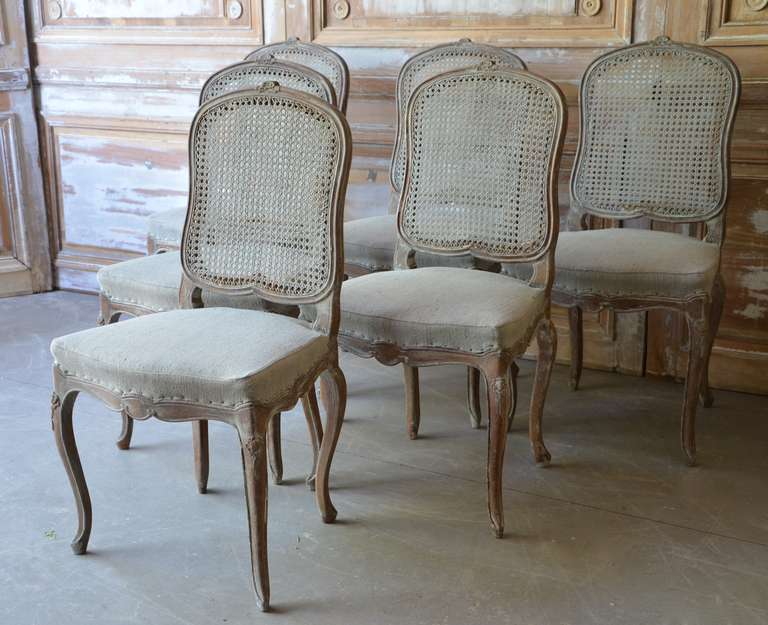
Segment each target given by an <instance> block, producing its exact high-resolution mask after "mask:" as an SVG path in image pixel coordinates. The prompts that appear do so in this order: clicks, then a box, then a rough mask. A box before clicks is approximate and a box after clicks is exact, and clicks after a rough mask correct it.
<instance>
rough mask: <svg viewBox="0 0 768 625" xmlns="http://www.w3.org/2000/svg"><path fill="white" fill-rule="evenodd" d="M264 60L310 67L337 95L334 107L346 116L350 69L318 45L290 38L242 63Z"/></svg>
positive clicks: (334, 53) (254, 52) (261, 50)
mask: <svg viewBox="0 0 768 625" xmlns="http://www.w3.org/2000/svg"><path fill="white" fill-rule="evenodd" d="M266 57H272V58H275V59H278V60H280V61H290V62H291V63H296V64H297V65H302V66H304V67H309V68H312V69H313V70H315V71H316V72H317V73H318V74H322V75H323V76H325V77H326V78H327V79H328V81H329V82H330V83H331V85H332V86H333V89H334V91H335V92H336V99H337V106H338V107H339V109H340V110H341V112H342V113H346V112H347V98H348V97H349V68H347V64H346V62H345V61H344V59H343V58H342V57H341V56H340V55H339V54H337V53H336V52H334V51H333V50H331V49H330V48H326V47H325V46H321V45H320V44H317V43H312V42H309V43H305V42H303V41H301V40H300V39H299V38H298V37H290V38H289V39H287V40H285V41H281V42H279V43H271V44H269V45H266V46H262V47H260V48H257V49H256V50H254V51H253V52H251V53H250V54H249V55H248V56H246V57H245V60H246V61H255V60H258V59H263V58H266Z"/></svg>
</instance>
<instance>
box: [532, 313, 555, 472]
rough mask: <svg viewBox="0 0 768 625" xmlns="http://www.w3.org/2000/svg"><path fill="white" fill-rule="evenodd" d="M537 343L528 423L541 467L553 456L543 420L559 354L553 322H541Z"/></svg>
mask: <svg viewBox="0 0 768 625" xmlns="http://www.w3.org/2000/svg"><path fill="white" fill-rule="evenodd" d="M536 342H537V344H538V347H539V356H538V359H537V361H536V374H535V377H534V380H533V393H532V394H531V410H530V416H529V422H528V436H529V438H530V441H531V449H532V450H533V458H534V460H535V461H536V464H537V465H539V466H547V465H548V464H549V462H550V460H551V458H552V457H551V456H550V455H549V452H548V451H547V448H546V447H545V446H544V436H543V434H542V428H541V420H542V416H543V414H544V402H545V400H546V398H547V389H548V388H549V380H550V378H551V377H552V366H553V365H554V364H555V354H556V352H557V333H556V331H555V326H554V324H553V323H552V320H551V319H549V318H548V317H547V318H544V319H542V320H541V321H540V322H539V326H538V327H537V328H536Z"/></svg>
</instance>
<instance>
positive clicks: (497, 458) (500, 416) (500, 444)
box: [484, 361, 512, 538]
mask: <svg viewBox="0 0 768 625" xmlns="http://www.w3.org/2000/svg"><path fill="white" fill-rule="evenodd" d="M494 364H495V365H496V366H494V365H491V366H490V367H489V369H487V370H486V371H485V372H484V373H485V381H486V387H487V389H488V406H489V411H488V426H489V427H488V464H487V474H486V481H487V486H488V513H489V516H490V518H491V527H492V528H493V531H494V533H495V534H496V538H502V537H503V536H504V503H503V474H504V452H505V450H506V446H507V422H508V420H509V410H510V405H511V403H512V389H511V388H510V386H511V385H510V376H509V367H508V366H506V365H505V364H504V363H501V362H498V361H497V362H496V363H494Z"/></svg>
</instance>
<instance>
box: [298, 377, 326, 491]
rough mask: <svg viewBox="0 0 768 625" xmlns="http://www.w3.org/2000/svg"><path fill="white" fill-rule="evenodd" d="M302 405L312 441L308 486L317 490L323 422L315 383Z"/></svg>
mask: <svg viewBox="0 0 768 625" xmlns="http://www.w3.org/2000/svg"><path fill="white" fill-rule="evenodd" d="M301 405H302V408H304V418H305V419H306V420H307V429H308V430H309V438H310V440H311V441H312V471H311V472H310V473H309V475H308V476H307V486H308V487H309V489H310V490H315V479H316V475H317V460H318V458H319V457H320V444H321V443H322V441H323V422H322V421H321V420H320V410H319V408H318V407H317V395H316V394H315V386H314V384H313V385H312V386H311V387H310V388H309V390H308V391H307V393H306V395H304V396H303V397H302V398H301Z"/></svg>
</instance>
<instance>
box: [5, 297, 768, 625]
mask: <svg viewBox="0 0 768 625" xmlns="http://www.w3.org/2000/svg"><path fill="white" fill-rule="evenodd" d="M96 313H97V305H96V299H95V298H93V297H90V296H85V295H77V294H73V293H61V292H60V293H50V294H46V295H37V296H32V297H25V298H12V299H5V300H0V427H1V428H2V430H0V532H2V536H3V538H4V540H3V542H2V546H0V623H2V624H3V625H25V624H36V625H44V624H51V625H67V624H70V623H71V624H77V625H87V624H91V623H94V624H98V625H108V624H112V623H151V624H152V625H164V624H166V623H167V624H174V625H177V624H201V625H202V624H206V625H209V624H211V623H229V624H235V623H278V622H282V623H291V624H311V625H321V624H325V623H328V624H333V625H363V624H366V623H375V624H377V625H383V624H387V623H404V624H408V625H418V624H430V625H432V624H437V623H440V624H445V625H448V624H454V623H455V624H457V625H472V624H485V623H488V624H490V623H493V624H499V623H520V624H526V625H536V624H546V625H552V624H573V625H581V624H585V625H586V624H602V623H605V624H611V625H616V624H621V623H631V624H638V625H640V624H643V625H644V624H654V625H658V624H664V623H680V624H683V623H685V624H689V623H690V624H697V625H706V624H710V623H711V624H713V625H727V624H734V625H735V624H758V623H761V624H764V623H768V453H766V452H768V400H767V399H766V398H764V397H756V396H749V395H741V394H736V393H728V392H718V393H717V395H716V404H715V407H714V408H712V409H711V410H702V411H700V419H699V437H698V444H699V450H700V454H699V459H700V466H699V467H697V468H693V469H691V468H688V467H687V466H685V464H684V462H683V459H682V456H681V453H680V451H679V449H678V444H677V438H678V414H679V411H680V406H681V400H682V395H681V394H682V388H681V386H679V385H676V384H673V383H670V382H665V381H659V380H651V379H634V378H628V377H622V376H619V375H614V374H607V373H600V372H595V371H587V372H585V376H584V380H583V390H581V391H579V392H578V393H571V392H569V391H568V390H567V383H566V373H567V371H566V369H565V368H563V367H558V368H557V369H556V371H555V374H554V376H553V380H552V385H551V387H550V392H549V397H548V402H547V407H546V417H545V436H546V441H547V444H548V447H549V450H550V452H551V453H552V458H553V462H552V466H551V467H550V468H547V469H537V468H536V467H535V466H533V464H532V462H531V458H530V454H529V451H528V444H527V442H526V436H525V427H524V422H525V417H526V415H527V401H528V397H529V390H530V385H531V379H532V367H531V364H530V363H527V362H524V363H523V364H522V372H521V379H520V391H521V404H520V409H519V416H518V418H517V420H516V421H515V425H514V428H513V431H512V433H511V434H510V437H509V444H508V446H507V457H506V467H505V493H504V496H505V504H506V506H505V507H506V528H507V535H506V537H505V538H504V539H503V540H496V539H495V538H493V537H492V535H491V532H490V529H489V525H488V518H487V514H486V507H485V486H484V462H485V453H486V436H485V431H476V430H471V429H470V428H469V425H468V417H467V415H466V413H465V410H464V401H463V399H464V398H463V394H464V372H463V370H462V369H461V368H456V367H443V368H434V369H430V370H425V371H424V372H423V373H422V402H423V409H422V432H423V436H422V437H421V438H420V439H419V440H417V441H410V440H408V437H407V436H406V434H405V429H404V418H403V405H402V382H401V377H400V370H399V368H387V367H383V366H381V365H378V364H376V363H374V362H372V361H366V360H360V359H356V358H354V357H351V356H345V357H344V358H343V368H344V370H345V373H346V374H347V380H348V384H349V389H350V395H349V401H348V404H347V419H346V422H345V425H344V430H343V432H342V437H341V441H340V444H339V450H338V452H337V454H336V459H335V463H334V471H333V476H332V487H333V491H332V494H333V498H334V502H335V505H336V507H337V508H338V510H339V521H338V522H337V523H336V524H335V525H324V524H323V523H322V522H321V521H320V518H319V515H318V513H317V511H316V508H315V504H314V500H313V497H312V495H311V494H310V492H309V491H308V490H307V489H306V487H305V486H304V483H303V479H304V475H305V472H306V470H307V469H308V465H309V462H310V449H309V446H308V440H307V436H306V432H305V430H304V420H303V418H302V417H301V414H300V413H299V412H298V411H295V410H294V411H293V412H292V413H290V414H288V415H286V416H285V417H284V419H283V438H284V453H285V466H286V478H287V480H286V481H287V483H286V485H283V486H279V487H275V486H273V487H271V488H270V502H269V503H270V525H269V531H270V534H269V539H270V568H271V576H272V579H271V581H272V601H273V604H274V608H275V611H274V612H273V613H272V614H261V613H260V612H258V611H257V610H256V607H255V602H254V596H253V591H252V589H251V579H250V570H249V558H248V537H247V529H246V524H245V506H244V499H243V493H242V474H241V466H240V454H239V449H238V446H237V442H236V437H235V434H234V431H230V430H229V429H228V428H226V427H225V426H219V425H212V453H211V456H212V458H211V461H212V469H211V481H210V486H211V492H210V494H208V495H205V496H201V495H198V494H197V492H196V489H195V484H194V479H193V475H192V455H191V442H190V439H191V436H190V433H191V432H190V428H189V427H188V426H186V425H178V424H165V423H161V422H157V421H151V422H145V423H140V424H138V425H137V427H136V430H135V433H134V447H133V448H132V449H131V450H130V451H127V452H122V451H119V450H118V449H117V448H116V447H115V445H114V439H115V437H116V436H117V433H118V430H119V418H118V416H117V415H116V414H115V413H112V412H110V411H108V410H106V409H105V408H104V407H103V406H102V405H101V404H99V403H98V402H96V401H95V400H93V399H90V398H88V397H85V396H81V397H80V399H78V404H77V406H76V432H77V435H78V442H79V446H80V450H81V455H82V457H83V464H84V468H85V474H86V477H87V478H88V480H89V485H90V489H91V496H92V499H93V505H94V531H93V535H92V537H91V543H90V545H91V549H90V553H89V555H86V556H84V557H76V556H73V555H72V554H71V552H70V549H69V541H70V540H71V538H72V535H73V533H74V529H75V524H76V513H75V508H74V504H73V500H72V494H71V491H70V488H69V484H68V483H67V480H66V477H65V473H64V470H63V468H62V466H61V464H60V461H59V458H58V455H57V453H56V449H55V445H54V441H53V436H52V434H51V431H50V420H49V399H50V392H51V384H50V365H51V361H50V356H49V352H48V345H49V342H50V340H51V339H52V338H53V337H55V336H57V335H60V334H64V333H67V332H72V331H75V330H79V329H82V328H87V327H91V326H92V325H93V324H94V323H95V319H96Z"/></svg>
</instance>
